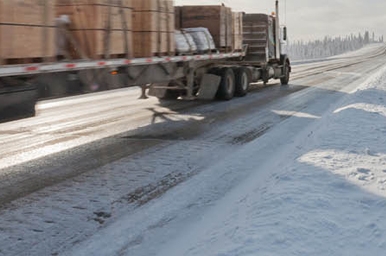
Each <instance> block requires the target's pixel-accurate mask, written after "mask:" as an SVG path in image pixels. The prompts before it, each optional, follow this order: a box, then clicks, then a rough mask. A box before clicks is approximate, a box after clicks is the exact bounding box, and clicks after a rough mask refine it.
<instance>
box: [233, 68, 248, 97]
mask: <svg viewBox="0 0 386 256" xmlns="http://www.w3.org/2000/svg"><path fill="white" fill-rule="evenodd" d="M233 71H234V73H235V81H236V88H235V95H236V96H237V97H243V96H245V95H247V93H248V88H249V84H250V83H251V78H250V75H249V72H248V70H247V69H246V68H244V67H240V68H235V69H234V70H233Z"/></svg>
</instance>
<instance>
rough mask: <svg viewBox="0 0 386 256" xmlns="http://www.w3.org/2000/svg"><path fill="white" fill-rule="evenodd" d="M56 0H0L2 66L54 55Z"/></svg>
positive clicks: (42, 59)
mask: <svg viewBox="0 0 386 256" xmlns="http://www.w3.org/2000/svg"><path fill="white" fill-rule="evenodd" d="M54 17H55V0H43V1H42V0H12V1H11V0H0V65H1V64H26V63H31V62H42V61H44V60H50V59H52V58H54V56H55V41H54V35H55V27H54V25H55V24H54Z"/></svg>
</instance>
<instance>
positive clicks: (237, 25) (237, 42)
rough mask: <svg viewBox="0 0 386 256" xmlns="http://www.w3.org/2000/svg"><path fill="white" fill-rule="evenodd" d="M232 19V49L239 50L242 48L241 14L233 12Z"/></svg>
mask: <svg viewBox="0 0 386 256" xmlns="http://www.w3.org/2000/svg"><path fill="white" fill-rule="evenodd" d="M232 18H233V33H232V38H233V49H234V50H241V49H242V48H243V13H242V12H234V13H233V14H232Z"/></svg>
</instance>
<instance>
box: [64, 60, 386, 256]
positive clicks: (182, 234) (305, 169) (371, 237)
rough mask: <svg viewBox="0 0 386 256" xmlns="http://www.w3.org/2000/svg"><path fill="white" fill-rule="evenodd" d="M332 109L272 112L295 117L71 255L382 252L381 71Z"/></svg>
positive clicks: (385, 79) (384, 95) (385, 86)
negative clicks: (235, 180) (223, 185)
mask: <svg viewBox="0 0 386 256" xmlns="http://www.w3.org/2000/svg"><path fill="white" fill-rule="evenodd" d="M350 88H351V86H350ZM323 103H329V104H325V106H330V107H328V108H327V109H326V111H325V112H324V113H323V114H322V115H319V114H318V115H316V114H314V113H315V112H316V113H317V111H314V110H315V109H320V108H321V107H323ZM330 103H331V102H328V100H325V101H323V100H321V101H320V102H319V103H316V104H315V105H314V106H309V107H308V108H305V109H303V110H302V112H296V111H295V112H296V113H295V112H294V111H290V110H288V111H286V110H273V111H275V113H277V114H279V115H285V116H287V115H290V116H291V117H290V118H289V119H287V120H285V121H284V122H283V123H282V124H281V125H280V126H276V127H274V128H273V129H272V130H271V131H269V132H267V133H266V134H265V135H263V136H262V137H260V138H258V139H257V140H255V141H252V142H250V143H249V144H246V145H244V146H242V147H240V148H239V150H237V151H235V152H234V154H233V155H232V156H231V157H228V158H226V159H222V160H221V161H219V162H218V163H216V164H214V165H213V166H211V167H210V168H209V169H208V170H207V171H205V172H201V173H200V174H198V175H196V176H195V177H193V178H192V179H190V180H188V181H187V182H185V183H183V184H181V185H179V186H177V187H176V188H174V189H172V190H171V191H169V192H168V193H166V195H164V196H163V197H162V198H160V199H159V200H157V201H156V202H150V203H149V204H148V205H146V206H144V207H142V208H139V209H137V211H136V212H135V213H134V214H132V215H128V216H125V217H123V218H121V219H120V220H118V221H117V222H115V223H113V224H112V225H110V226H108V227H107V228H105V229H103V230H101V231H100V232H98V233H97V234H96V235H95V236H94V237H92V238H91V239H90V240H88V241H86V242H84V243H81V244H80V245H78V246H77V247H75V248H74V249H73V250H72V251H71V252H69V254H70V255H167V256H172V255H176V256H181V255H186V256H189V255H200V256H201V255H205V256H210V255H221V256H235V255H238V256H247V255H248V256H249V255H251V256H252V255H272V256H273V255H278V256H279V255H280V256H281V255H329V256H330V255H337V256H338V255H339V256H342V255H350V256H351V255H384V254H385V249H386V234H385V231H386V219H385V218H384V215H385V213H386V199H385V197H386V146H385V145H386V119H385V118H386V67H385V68H383V69H382V70H380V71H379V72H378V73H377V74H376V75H374V76H372V78H371V79H370V80H367V81H366V82H364V83H363V84H361V85H358V86H357V89H356V90H354V91H352V92H351V93H347V94H346V95H344V96H343V97H342V98H341V99H340V100H339V101H338V102H335V103H333V104H332V105H331V104H330ZM305 120H313V121H312V122H306V121H305ZM304 124H307V125H304ZM262 152H264V153H262ZM239 170H243V172H242V173H243V175H245V174H248V175H246V176H245V177H243V178H242V181H241V182H240V183H239V184H238V185H237V186H235V187H234V188H233V189H231V190H230V192H228V193H226V194H225V195H220V196H218V195H217V197H219V200H213V198H216V197H215V196H213V194H215V193H216V192H217V193H218V192H219V191H222V190H221V189H219V188H218V187H221V185H219V183H220V182H223V183H227V182H229V180H231V178H230V176H232V175H233V176H235V175H237V172H238V171H239ZM235 177H236V176H235ZM210 184H216V185H215V186H216V188H213V189H212V191H210V190H209V192H208V189H207V187H208V186H210ZM229 184H230V183H229ZM234 184H236V183H234ZM228 186H230V185H228ZM224 191H227V190H224ZM204 202H206V203H204ZM195 204H198V205H199V204H206V207H201V210H202V209H205V211H204V212H200V207H197V206H195ZM208 205H209V206H208ZM194 207H196V209H197V211H195V212H194V211H193V212H190V213H188V209H189V208H194Z"/></svg>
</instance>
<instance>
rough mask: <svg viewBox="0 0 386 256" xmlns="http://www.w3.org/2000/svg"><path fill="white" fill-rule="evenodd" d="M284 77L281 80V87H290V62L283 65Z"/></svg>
mask: <svg viewBox="0 0 386 256" xmlns="http://www.w3.org/2000/svg"><path fill="white" fill-rule="evenodd" d="M283 65H284V66H283V77H281V78H280V82H281V85H288V83H289V80H290V65H289V62H288V61H285V63H284V64H283Z"/></svg>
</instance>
